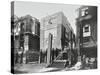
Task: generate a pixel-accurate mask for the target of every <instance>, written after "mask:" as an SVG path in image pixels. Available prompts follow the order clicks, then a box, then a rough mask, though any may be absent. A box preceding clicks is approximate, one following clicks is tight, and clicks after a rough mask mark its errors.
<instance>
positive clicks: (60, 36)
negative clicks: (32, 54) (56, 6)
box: [40, 12, 75, 57]
mask: <svg viewBox="0 0 100 75" xmlns="http://www.w3.org/2000/svg"><path fill="white" fill-rule="evenodd" d="M70 33H71V34H72V35H73V36H74V37H75V35H74V32H73V29H72V27H71V25H70V23H69V22H68V20H67V18H66V17H65V15H64V14H63V12H58V13H55V14H53V15H50V16H46V17H44V18H42V19H41V27H40V50H41V51H42V52H47V51H48V47H49V46H48V45H49V44H48V43H49V41H48V40H49V34H51V35H52V48H51V49H52V50H53V51H56V54H54V57H57V56H58V55H59V53H60V52H61V51H63V50H64V49H65V48H66V49H68V48H69V45H70V44H69V41H70V39H69V36H70ZM70 38H71V37H70ZM72 38H73V37H72ZM73 44H74V43H73ZM71 46H72V45H71ZM52 54H53V53H52Z"/></svg>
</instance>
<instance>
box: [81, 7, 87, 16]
mask: <svg viewBox="0 0 100 75" xmlns="http://www.w3.org/2000/svg"><path fill="white" fill-rule="evenodd" d="M87 14H88V7H86V8H83V9H82V13H81V16H86V15H87Z"/></svg>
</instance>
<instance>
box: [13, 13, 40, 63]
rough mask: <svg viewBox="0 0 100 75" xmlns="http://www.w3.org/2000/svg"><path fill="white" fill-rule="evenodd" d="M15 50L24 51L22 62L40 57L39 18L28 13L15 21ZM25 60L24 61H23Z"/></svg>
mask: <svg viewBox="0 0 100 75" xmlns="http://www.w3.org/2000/svg"><path fill="white" fill-rule="evenodd" d="M12 29H13V31H14V50H15V51H17V53H18V54H21V53H22V59H21V62H24V61H25V62H26V61H29V62H33V61H38V59H39V50H40V23H39V21H38V19H36V18H34V17H32V16H30V15H26V16H23V17H21V18H19V19H18V20H17V21H16V22H14V28H12ZM22 60H23V61H22Z"/></svg>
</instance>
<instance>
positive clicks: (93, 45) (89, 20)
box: [76, 6, 97, 57]
mask: <svg viewBox="0 0 100 75" xmlns="http://www.w3.org/2000/svg"><path fill="white" fill-rule="evenodd" d="M77 12H78V17H77V19H76V28H77V29H76V30H77V31H76V36H77V39H76V42H77V48H78V53H79V55H81V56H83V55H85V56H86V57H97V7H96V6H82V7H80V8H79V9H78V10H77Z"/></svg>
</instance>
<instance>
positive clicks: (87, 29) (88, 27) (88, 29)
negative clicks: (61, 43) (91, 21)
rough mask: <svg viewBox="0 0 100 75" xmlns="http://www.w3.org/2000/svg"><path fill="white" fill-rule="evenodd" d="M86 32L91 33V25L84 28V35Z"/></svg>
mask: <svg viewBox="0 0 100 75" xmlns="http://www.w3.org/2000/svg"><path fill="white" fill-rule="evenodd" d="M84 32H90V25H88V24H87V25H85V26H84V27H83V33H84Z"/></svg>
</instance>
